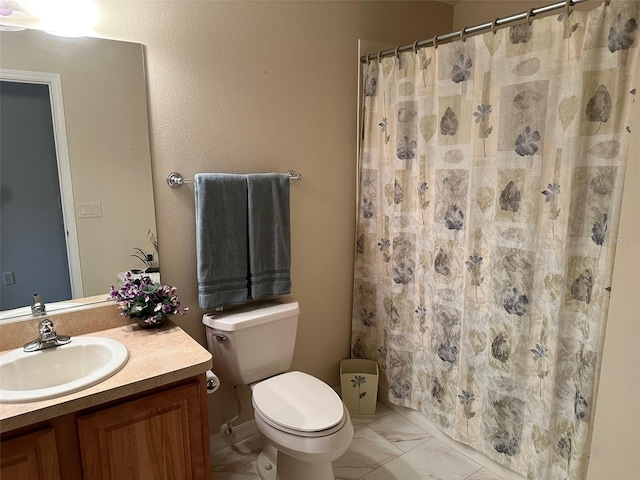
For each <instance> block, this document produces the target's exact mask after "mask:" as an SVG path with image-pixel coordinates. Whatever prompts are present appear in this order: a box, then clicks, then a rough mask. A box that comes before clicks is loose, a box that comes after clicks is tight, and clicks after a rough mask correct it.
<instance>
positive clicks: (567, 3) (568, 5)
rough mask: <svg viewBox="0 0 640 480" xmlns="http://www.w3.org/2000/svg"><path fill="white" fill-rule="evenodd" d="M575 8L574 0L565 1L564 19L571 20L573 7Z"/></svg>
mask: <svg viewBox="0 0 640 480" xmlns="http://www.w3.org/2000/svg"><path fill="white" fill-rule="evenodd" d="M572 6H573V0H565V2H564V19H565V20H569V15H571V7H572Z"/></svg>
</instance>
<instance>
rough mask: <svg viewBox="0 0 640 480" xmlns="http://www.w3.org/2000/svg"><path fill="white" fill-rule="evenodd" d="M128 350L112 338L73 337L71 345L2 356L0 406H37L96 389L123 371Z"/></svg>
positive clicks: (18, 350)
mask: <svg viewBox="0 0 640 480" xmlns="http://www.w3.org/2000/svg"><path fill="white" fill-rule="evenodd" d="M128 359H129V352H128V351H127V348H126V347H125V346H124V345H123V344H122V343H120V342H118V341H116V340H112V339H110V338H100V337H71V343H68V344H66V345H61V346H59V347H54V348H48V349H45V350H39V351H36V352H24V351H23V350H22V348H19V349H16V350H12V351H11V352H9V353H6V354H4V355H2V356H0V403H20V402H34V401H38V400H44V399H47V398H54V397H59V396H61V395H66V394H68V393H71V392H76V391H78V390H82V389H83V388H87V387H90V386H91V385H95V384H96V383H99V382H101V381H103V380H105V379H106V378H108V377H110V376H111V375H113V374H114V373H116V372H117V371H118V370H120V369H121V368H122V367H123V366H124V365H125V363H127V360H128Z"/></svg>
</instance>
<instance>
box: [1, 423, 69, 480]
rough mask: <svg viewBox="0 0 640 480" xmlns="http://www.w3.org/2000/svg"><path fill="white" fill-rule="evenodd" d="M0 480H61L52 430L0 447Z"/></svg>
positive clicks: (30, 435) (21, 438) (23, 437)
mask: <svg viewBox="0 0 640 480" xmlns="http://www.w3.org/2000/svg"><path fill="white" fill-rule="evenodd" d="M0 449H2V463H1V464H0V478H2V480H60V468H59V466H58V451H57V450H56V438H55V435H54V433H53V429H51V428H47V429H46V430H40V431H38V432H34V433H28V434H26V435H21V436H19V437H16V438H12V439H11V440H4V441H3V442H2V443H1V444H0Z"/></svg>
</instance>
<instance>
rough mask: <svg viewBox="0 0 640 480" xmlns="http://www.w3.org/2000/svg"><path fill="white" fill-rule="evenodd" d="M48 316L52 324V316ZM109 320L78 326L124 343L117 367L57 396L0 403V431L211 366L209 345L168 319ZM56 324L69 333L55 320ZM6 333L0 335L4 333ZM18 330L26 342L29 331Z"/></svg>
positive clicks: (87, 334) (176, 378) (142, 388)
mask: <svg viewBox="0 0 640 480" xmlns="http://www.w3.org/2000/svg"><path fill="white" fill-rule="evenodd" d="M111 308H114V306H113V305H111ZM111 312H112V310H109V313H111ZM108 316H111V315H108ZM52 320H53V321H54V324H56V319H54V318H52ZM61 320H62V319H61ZM112 323H114V324H115V325H116V326H114V327H112V328H107V329H104V330H99V331H95V332H82V334H83V335H82V336H97V337H105V338H111V339H114V340H117V341H119V342H121V343H122V344H124V345H125V346H126V347H127V349H128V350H129V360H128V361H127V363H126V364H125V366H124V367H123V368H122V369H121V370H120V371H118V372H117V373H116V374H115V375H113V376H111V377H109V378H107V379H106V380H104V381H102V382H100V383H98V384H97V385H93V386H91V387H89V388H86V389H84V390H80V391H78V392H74V393H71V394H68V395H64V396H61V397H57V398H51V399H48V400H42V401H39V402H29V403H2V404H0V433H3V432H8V431H10V430H14V429H16V428H20V427H23V426H27V425H31V424H34V423H37V422H41V421H44V420H48V419H51V418H54V417H58V416H61V415H65V414H68V413H72V412H75V411H79V410H83V409H85V408H90V407H93V406H96V405H100V404H102V403H105V402H109V401H112V400H117V399H120V398H124V397H127V396H129V395H133V394H137V393H140V392H143V391H145V390H149V389H152V388H156V387H161V386H164V385H168V384H171V383H174V382H177V381H180V380H183V379H186V378H189V377H194V376H196V375H200V374H202V373H204V372H205V371H207V370H208V369H210V368H211V364H212V362H211V354H210V353H209V351H208V350H206V349H205V348H203V347H202V346H201V345H200V344H199V343H198V342H196V341H195V340H194V339H193V338H192V337H190V336H189V335H188V334H187V333H186V332H185V331H184V330H182V329H181V328H180V327H178V326H176V325H175V324H174V323H173V322H171V321H168V322H166V323H165V325H163V326H161V327H159V328H153V329H141V328H140V327H139V326H138V325H137V324H135V323H131V322H129V321H128V320H127V321H126V322H125V321H124V320H121V321H120V322H117V321H115V322H112ZM103 326H104V325H103ZM56 330H57V331H58V332H59V333H60V334H67V333H69V334H71V335H72V337H73V335H74V333H73V332H68V331H65V330H64V329H63V328H59V327H58V326H57V325H56ZM83 330H86V328H85V329H83ZM8 333H9V332H5V334H3V336H5V338H7V334H8ZM79 333H80V332H79ZM0 334H2V327H1V326H0ZM23 336H24V337H25V338H24V339H23V340H24V342H26V341H27V340H29V338H26V337H30V336H31V335H26V336H25V335H23ZM24 342H23V343H24ZM6 351H7V350H6V349H5V351H2V352H0V355H2V354H3V353H6Z"/></svg>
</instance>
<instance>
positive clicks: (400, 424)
mask: <svg viewBox="0 0 640 480" xmlns="http://www.w3.org/2000/svg"><path fill="white" fill-rule="evenodd" d="M367 426H368V427H369V428H370V429H371V430H373V431H374V432H376V433H377V434H378V435H380V436H381V437H382V438H384V439H385V440H387V441H389V442H391V443H393V444H394V445H395V446H396V447H398V448H399V449H401V450H402V451H403V452H408V451H409V450H412V449H414V448H415V447H417V446H418V445H420V444H421V443H424V442H426V441H427V440H429V439H430V438H433V437H432V436H431V435H429V434H428V433H426V432H425V431H424V430H422V429H421V428H420V427H418V426H417V425H416V424H414V423H411V422H410V421H409V420H407V419H406V418H404V417H403V416H402V415H400V414H399V413H396V412H393V413H390V414H389V415H385V416H384V417H382V418H381V419H380V420H376V421H375V422H371V423H370V424H368V425H367Z"/></svg>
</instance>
